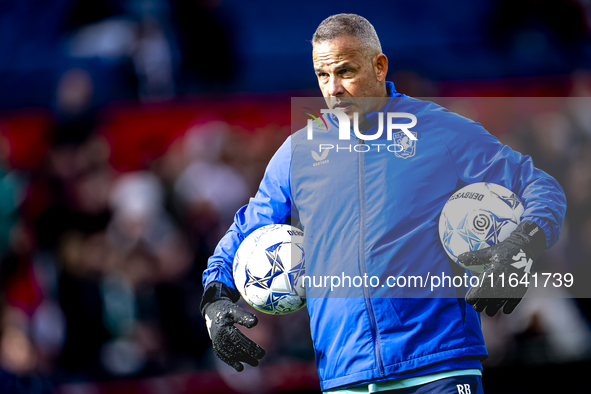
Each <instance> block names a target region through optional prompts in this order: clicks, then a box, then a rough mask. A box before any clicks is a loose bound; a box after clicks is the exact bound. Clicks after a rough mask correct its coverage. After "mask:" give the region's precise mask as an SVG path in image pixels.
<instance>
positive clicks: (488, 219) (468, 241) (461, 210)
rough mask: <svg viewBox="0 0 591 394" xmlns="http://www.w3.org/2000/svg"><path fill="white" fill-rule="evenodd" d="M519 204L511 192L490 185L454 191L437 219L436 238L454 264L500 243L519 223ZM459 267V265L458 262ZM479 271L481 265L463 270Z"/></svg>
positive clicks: (481, 267)
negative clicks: (459, 259) (468, 253)
mask: <svg viewBox="0 0 591 394" xmlns="http://www.w3.org/2000/svg"><path fill="white" fill-rule="evenodd" d="M523 210H524V208H523V204H522V203H521V201H520V200H519V198H518V197H517V195H516V194H515V193H513V192H512V191H511V190H509V189H507V188H505V187H503V186H500V185H496V184H494V183H488V182H487V183H485V182H481V183H474V184H472V185H468V186H466V187H464V188H462V189H460V190H458V191H457V192H455V193H454V194H453V195H452V196H451V197H450V198H449V200H448V201H447V203H446V204H445V206H444V207H443V210H442V211H441V216H440V217H439V238H440V239H441V243H442V244H443V248H444V249H445V251H446V252H447V255H448V256H449V257H450V258H451V259H452V260H453V261H455V262H457V260H458V256H459V255H461V254H462V253H464V252H471V251H475V250H480V249H484V248H488V247H489V246H491V245H495V244H497V243H499V242H500V241H502V240H504V239H505V238H507V237H508V236H509V234H511V232H512V231H513V230H515V228H516V227H517V225H518V224H519V222H520V221H521V215H522V214H523ZM458 264H460V263H458ZM460 265H461V266H462V267H464V268H468V269H470V270H472V271H475V272H478V273H480V272H482V271H483V270H484V266H470V267H465V266H463V265H462V264H460Z"/></svg>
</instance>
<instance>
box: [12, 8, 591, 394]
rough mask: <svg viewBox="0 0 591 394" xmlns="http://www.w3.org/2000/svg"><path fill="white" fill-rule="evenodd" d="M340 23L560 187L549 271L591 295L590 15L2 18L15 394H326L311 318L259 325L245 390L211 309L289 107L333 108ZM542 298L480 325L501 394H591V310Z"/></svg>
mask: <svg viewBox="0 0 591 394" xmlns="http://www.w3.org/2000/svg"><path fill="white" fill-rule="evenodd" d="M339 12H354V13H359V14H361V15H363V16H365V17H366V18H368V19H369V20H370V21H371V22H372V23H373V24H374V26H375V27H376V30H377V32H378V35H379V36H380V39H381V40H382V45H383V49H384V52H385V53H386V54H387V55H388V57H389V59H390V76H389V78H388V79H389V80H392V81H393V82H394V83H395V84H396V86H397V88H398V90H399V91H400V92H402V93H405V94H408V95H410V96H414V97H439V99H437V100H439V101H440V102H441V103H443V104H445V105H446V106H448V107H449V108H450V109H452V110H454V111H456V112H459V113H461V114H464V115H466V116H469V117H471V118H474V119H476V120H478V121H480V122H482V123H483V125H484V126H485V127H487V128H488V130H489V131H490V132H491V133H492V134H494V135H496V136H498V137H499V138H500V139H501V140H502V141H503V142H504V143H507V144H509V145H510V146H511V147H513V148H514V149H516V150H519V151H521V152H522V153H524V154H529V155H532V156H533V157H534V160H535V163H536V164H537V166H538V167H540V168H541V169H543V170H545V171H546V172H548V173H550V174H551V175H553V176H554V177H555V178H557V179H558V180H559V182H560V183H561V184H562V185H563V187H564V189H565V191H566V193H567V197H568V203H569V206H568V212H567V222H566V223H565V226H564V228H563V235H562V239H561V241H560V243H559V244H558V245H557V246H556V247H555V248H553V249H552V250H551V251H550V252H549V253H547V254H546V255H544V257H543V259H542V260H541V264H542V266H545V265H547V266H551V267H553V268H552V269H553V270H558V271H563V272H573V271H575V280H579V281H580V282H579V283H581V282H583V281H585V280H588V279H589V278H590V273H591V270H590V269H589V268H588V267H585V265H586V264H588V263H590V262H591V261H590V260H591V144H590V141H591V40H590V38H591V36H590V27H591V2H590V1H589V0H570V1H568V0H548V1H542V2H539V1H533V0H524V1H520V2H515V1H510V0H498V1H493V0H486V1H478V2H475V1H461V2H460V1H437V0H416V1H412V2H392V1H363V2H359V1H351V0H342V1H338V2H336V1H325V2H318V1H310V0H300V1H297V2H273V1H239V0H120V1H118V0H95V1H92V2H86V1H82V0H19V1H3V2H0V218H1V220H0V281H1V282H0V283H1V285H0V293H1V297H0V306H1V308H0V314H1V315H0V317H1V318H0V333H1V336H0V392H3V393H4V392H7V393H8V392H10V393H13V392H15V393H51V392H57V393H64V394H70V393H71V394H78V393H91V394H95V393H96V394H99V393H121V392H125V393H129V394H134V393H138V394H139V393H243V392H250V393H282V392H285V393H287V392H292V393H294V392H296V393H297V392H309V393H315V392H318V387H319V386H318V378H317V376H316V371H315V366H314V355H313V351H312V347H311V340H310V334H309V329H308V327H307V324H308V317H307V314H306V312H305V311H299V312H297V313H294V314H292V315H289V316H282V317H269V316H261V315H260V314H259V318H260V320H261V321H260V324H259V326H258V327H256V328H254V329H252V330H250V331H249V332H248V335H249V336H250V337H251V338H253V339H254V340H255V341H256V342H258V343H260V344H261V345H262V346H263V347H264V348H265V349H266V350H267V356H266V357H265V359H264V360H263V363H262V366H261V367H260V368H256V369H254V368H248V369H247V370H246V371H245V372H243V373H242V374H240V375H238V374H237V373H235V372H233V370H232V369H230V368H229V367H227V368H226V367H225V365H221V364H220V362H218V361H217V359H216V358H215V357H214V355H213V353H212V350H211V348H210V341H209V338H208V336H207V332H206V329H205V325H204V321H203V320H202V318H201V316H200V312H199V301H200V299H201V294H202V291H203V289H202V286H201V272H202V271H203V269H204V267H205V265H206V260H207V258H208V256H209V255H210V254H211V252H212V250H213V248H214V246H215V244H216V243H217V241H218V239H219V238H220V236H221V235H222V234H223V233H224V232H225V230H226V229H227V227H228V226H229V223H230V222H231V220H232V217H233V214H234V213H235V211H236V209H237V208H239V207H240V206H241V205H243V204H244V203H246V202H247V200H248V197H249V196H251V195H252V194H254V192H255V191H256V189H257V185H258V182H259V181H260V179H261V177H262V174H263V171H264V168H265V165H266V163H267V161H268V160H269V158H270V157H271V155H272V154H273V153H274V151H275V149H276V148H277V147H278V146H279V144H281V143H282V142H283V140H284V139H285V138H286V137H287V136H288V135H289V131H290V128H289V124H290V97H292V96H318V95H319V91H318V89H317V85H316V79H315V76H314V73H313V71H312V64H311V45H310V42H309V41H310V39H311V36H312V33H313V32H314V30H315V28H316V26H317V25H318V24H319V23H320V22H321V21H322V20H323V19H324V18H325V17H327V16H329V15H331V14H334V13H339ZM510 97H528V98H527V99H525V98H524V99H517V98H515V99H509V98H510ZM534 97H538V98H536V99H532V98H534ZM570 295H574V296H577V293H576V292H575V293H574V294H570ZM578 295H579V296H582V295H581V294H578ZM545 296H546V298H536V299H530V300H525V301H524V302H523V303H522V305H521V306H520V307H519V308H518V309H517V311H516V312H515V313H514V314H513V315H511V316H510V317H507V316H497V317H495V318H483V328H484V332H485V336H486V339H487V345H488V348H489V352H490V358H489V359H488V360H487V361H486V362H485V367H486V369H485V375H484V387H485V389H487V392H488V393H547V392H569V393H575V392H585V393H587V392H589V391H588V390H589V389H588V387H589V384H588V379H587V378H586V376H584V375H581V372H580V371H582V370H583V368H585V369H588V368H589V366H591V361H590V360H591V331H590V323H589V322H590V318H591V304H590V303H589V300H588V299H584V298H578V299H577V298H563V297H564V294H547V295H545ZM567 296H569V294H567ZM509 382H511V384H509ZM509 387H510V388H509Z"/></svg>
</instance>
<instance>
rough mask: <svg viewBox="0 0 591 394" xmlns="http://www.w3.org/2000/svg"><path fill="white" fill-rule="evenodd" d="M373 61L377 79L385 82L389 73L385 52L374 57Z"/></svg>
mask: <svg viewBox="0 0 591 394" xmlns="http://www.w3.org/2000/svg"><path fill="white" fill-rule="evenodd" d="M372 63H373V70H374V72H375V73H376V78H377V81H378V82H384V81H385V80H386V75H387V74H388V58H387V57H386V55H384V54H383V53H380V54H379V55H376V57H374V58H373V61H372Z"/></svg>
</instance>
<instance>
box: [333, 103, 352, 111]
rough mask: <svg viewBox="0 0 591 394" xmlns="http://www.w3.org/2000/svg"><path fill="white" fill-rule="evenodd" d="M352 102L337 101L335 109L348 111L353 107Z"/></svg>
mask: <svg viewBox="0 0 591 394" xmlns="http://www.w3.org/2000/svg"><path fill="white" fill-rule="evenodd" d="M351 106H352V104H351V103H345V102H343V103H336V104H334V106H333V108H334V109H338V110H341V111H343V112H348V111H349V110H350V109H351Z"/></svg>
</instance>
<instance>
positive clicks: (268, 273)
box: [232, 224, 306, 315]
mask: <svg viewBox="0 0 591 394" xmlns="http://www.w3.org/2000/svg"><path fill="white" fill-rule="evenodd" d="M303 241H304V233H303V232H302V230H300V229H298V228H296V227H292V226H290V225H287V224H271V225H268V226H264V227H261V228H259V229H257V230H255V231H253V232H252V233H251V234H250V235H249V236H248V237H246V239H244V241H242V243H241V244H240V247H239V248H238V251H237V252H236V256H235V257H234V264H233V267H232V271H233V275H234V283H235V284H236V288H237V289H238V291H239V292H240V295H241V296H242V298H243V299H244V300H245V301H246V302H247V303H248V304H249V305H251V306H252V307H253V308H255V309H257V310H259V311H261V312H264V313H269V314H272V315H283V314H286V313H291V312H294V311H297V310H298V309H300V308H302V307H303V306H304V305H306V289H305V288H304V281H303V276H304V274H305V272H306V271H305V267H304V248H303V246H302V245H303Z"/></svg>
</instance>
